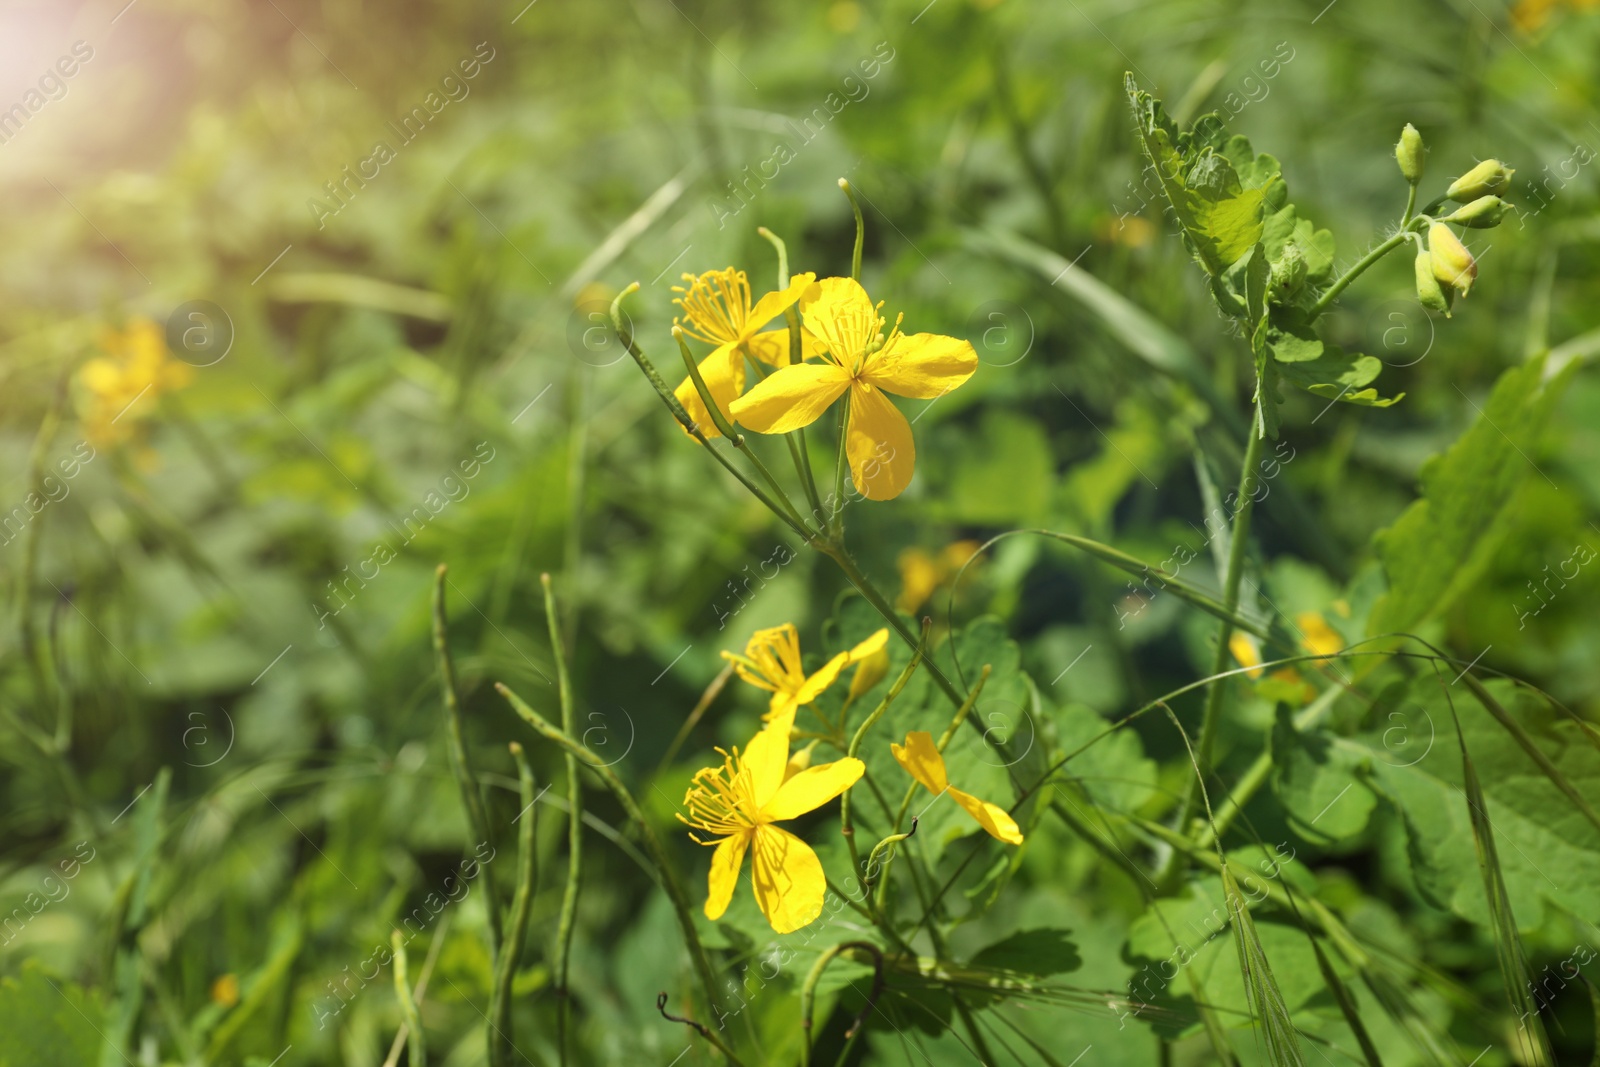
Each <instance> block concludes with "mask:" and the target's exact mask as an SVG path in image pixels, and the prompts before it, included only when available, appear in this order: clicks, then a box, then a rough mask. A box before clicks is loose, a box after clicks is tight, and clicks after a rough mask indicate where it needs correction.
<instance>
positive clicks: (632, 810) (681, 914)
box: [495, 682, 738, 1063]
mask: <svg viewBox="0 0 1600 1067" xmlns="http://www.w3.org/2000/svg"><path fill="white" fill-rule="evenodd" d="M495 689H496V690H498V691H499V693H500V695H501V696H503V697H505V698H506V700H507V702H509V703H510V705H511V707H512V709H513V710H514V711H516V713H517V714H518V715H520V716H521V717H522V720H523V721H524V722H526V723H527V724H528V725H529V726H531V727H533V729H534V731H535V732H537V733H538V734H539V735H540V736H541V737H543V738H545V739H546V740H548V741H553V742H554V743H556V744H558V745H560V746H561V747H562V748H563V749H564V750H565V751H566V752H567V754H568V755H571V756H573V757H575V758H577V759H580V760H582V761H583V762H584V763H586V764H588V765H589V768H590V769H591V770H593V771H594V773H595V774H597V775H599V776H600V780H601V781H602V782H604V783H605V785H606V788H608V789H610V790H611V793H612V795H613V796H615V797H616V798H617V802H618V803H619V804H620V805H621V806H622V810H623V811H624V812H625V813H626V814H627V816H628V818H630V819H632V820H633V822H634V825H636V826H637V827H638V828H639V836H640V837H641V838H643V839H644V844H645V849H646V851H648V852H649V853H650V858H651V859H652V860H654V861H655V864H656V867H657V869H658V870H659V871H660V872H661V884H662V886H663V888H665V889H666V891H667V898H668V899H669V900H670V901H671V902H672V909H673V911H674V912H675V913H676V915H677V918H678V926H679V928H680V929H681V930H682V931H683V940H684V942H685V944H686V945H687V946H688V948H689V957H690V960H691V961H692V962H693V964H694V967H695V971H696V973H697V974H698V976H699V978H700V984H701V986H702V987H703V988H704V990H705V994H706V1003H707V1004H708V1005H710V1006H712V1007H713V1008H714V1007H716V1006H717V1005H718V1004H719V1003H720V998H719V997H718V996H717V982H716V976H715V975H714V974H713V973H712V970H711V963H710V961H709V960H708V959H707V957H706V953H705V947H704V946H703V945H701V943H700V934H699V932H698V931H696V929H695V925H694V918H693V916H692V915H691V914H690V911H689V898H688V896H687V895H686V894H685V893H684V891H683V885H682V884H681V883H680V882H679V881H678V876H677V874H676V872H675V871H674V870H673V867H672V859H671V857H670V856H668V855H667V850H666V849H665V848H664V847H663V846H662V844H661V839H660V838H659V837H657V836H656V832H655V828H654V827H652V826H651V825H650V822H649V821H648V820H647V819H646V818H645V817H644V812H643V811H641V810H640V808H639V805H638V802H637V801H635V800H634V799H633V794H632V793H630V792H628V787H627V786H625V785H623V784H622V779H620V778H618V777H617V775H616V773H615V772H614V771H612V769H611V768H610V767H608V766H606V765H605V764H604V763H602V762H601V761H600V757H598V756H596V755H595V754H594V753H593V752H591V751H590V750H589V749H588V748H587V747H586V746H585V745H584V744H583V743H582V742H581V741H578V740H576V739H574V738H573V737H572V736H570V735H569V734H567V733H566V732H564V731H562V730H560V729H558V728H556V727H555V726H552V725H551V724H550V723H549V721H548V720H546V719H545V718H544V716H542V715H540V714H539V713H538V712H537V711H534V710H533V708H531V707H530V706H529V705H528V704H527V702H526V701H524V700H523V699H522V698H521V697H519V696H517V694H515V693H513V692H512V691H511V690H510V689H508V688H506V686H505V685H504V684H502V683H498V682H497V683H495ZM724 1054H725V1055H728V1058H729V1059H730V1060H732V1061H733V1062H734V1063H737V1062H738V1060H736V1059H734V1058H733V1056H732V1055H731V1054H729V1053H726V1052H725V1053H724Z"/></svg>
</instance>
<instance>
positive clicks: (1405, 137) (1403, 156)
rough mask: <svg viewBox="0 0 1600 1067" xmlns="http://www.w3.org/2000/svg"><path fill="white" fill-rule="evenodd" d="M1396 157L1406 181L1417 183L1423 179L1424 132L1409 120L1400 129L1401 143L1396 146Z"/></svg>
mask: <svg viewBox="0 0 1600 1067" xmlns="http://www.w3.org/2000/svg"><path fill="white" fill-rule="evenodd" d="M1394 159H1395V162H1396V163H1398V164H1400V173H1401V174H1403V175H1404V176H1405V179H1406V181H1408V182H1410V183H1411V184H1412V185H1415V184H1417V183H1418V182H1419V181H1421V180H1422V134H1420V133H1418V132H1417V128H1416V127H1415V126H1413V125H1411V123H1409V122H1408V123H1406V128H1405V129H1403V130H1401V131H1400V143H1399V144H1397V145H1395V146H1394Z"/></svg>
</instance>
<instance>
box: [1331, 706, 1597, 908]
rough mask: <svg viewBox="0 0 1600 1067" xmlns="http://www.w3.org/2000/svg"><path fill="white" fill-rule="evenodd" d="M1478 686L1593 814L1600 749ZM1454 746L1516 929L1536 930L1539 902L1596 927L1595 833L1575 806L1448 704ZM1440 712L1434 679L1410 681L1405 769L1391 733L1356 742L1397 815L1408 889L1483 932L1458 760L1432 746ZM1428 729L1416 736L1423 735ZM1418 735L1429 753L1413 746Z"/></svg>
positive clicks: (1544, 710) (1500, 734)
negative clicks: (1469, 778) (1456, 739)
mask: <svg viewBox="0 0 1600 1067" xmlns="http://www.w3.org/2000/svg"><path fill="white" fill-rule="evenodd" d="M1485 688H1486V689H1488V690H1489V692H1490V693H1491V694H1492V695H1493V697H1494V699H1495V700H1497V701H1498V702H1499V703H1500V704H1502V705H1503V706H1505V707H1506V708H1507V709H1509V710H1510V711H1511V713H1512V714H1513V715H1515V716H1516V718H1517V720H1518V721H1519V722H1520V723H1521V724H1522V726H1523V728H1524V730H1525V731H1526V732H1527V733H1528V735H1529V736H1530V737H1531V738H1532V739H1533V740H1534V742H1535V743H1536V744H1538V746H1539V748H1540V749H1541V750H1542V751H1543V753H1544V755H1545V757H1546V758H1547V759H1548V760H1549V761H1550V762H1551V763H1552V764H1553V765H1554V766H1555V767H1556V768H1557V769H1558V770H1559V771H1560V773H1561V775H1562V776H1563V777H1564V778H1565V780H1566V781H1567V782H1568V783H1570V784H1571V785H1572V787H1573V788H1575V789H1576V790H1577V791H1578V792H1579V793H1580V794H1581V795H1582V796H1583V797H1584V798H1585V799H1586V800H1587V801H1588V802H1589V804H1590V805H1591V806H1594V805H1597V804H1600V751H1597V750H1596V748H1595V745H1594V744H1593V742H1592V740H1591V739H1590V738H1589V737H1588V736H1587V735H1586V734H1585V733H1584V732H1583V729H1582V727H1581V726H1579V725H1578V724H1577V723H1574V722H1571V721H1570V720H1568V719H1566V718H1565V717H1562V716H1559V715H1558V714H1557V713H1556V712H1554V711H1552V710H1551V709H1550V708H1549V707H1547V706H1546V705H1545V704H1544V702H1543V701H1541V700H1540V699H1538V698H1537V697H1536V696H1534V695H1533V694H1531V693H1529V692H1527V691H1526V690H1521V689H1517V688H1515V687H1514V686H1512V684H1511V683H1509V682H1502V681H1492V682H1489V683H1486V685H1485ZM1458 705H1459V706H1458V709H1457V710H1458V711H1459V714H1460V719H1461V736H1462V739H1463V743H1464V744H1465V745H1466V747H1467V748H1468V750H1469V751H1470V752H1471V753H1472V754H1473V761H1474V763H1475V769H1476V772H1477V776H1478V779H1479V781H1480V783H1481V790H1482V794H1483V796H1484V798H1485V801H1486V803H1485V805H1484V812H1485V814H1486V816H1487V818H1488V820H1489V822H1490V823H1492V825H1493V826H1494V831H1495V842H1496V844H1497V846H1498V847H1499V853H1498V857H1497V858H1498V866H1499V868H1500V870H1501V872H1502V875H1503V878H1504V881H1505V889H1506V899H1507V900H1508V901H1509V908H1510V910H1511V911H1512V912H1514V913H1515V915H1516V917H1517V921H1518V923H1519V924H1520V925H1521V926H1522V928H1523V929H1532V928H1536V927H1537V926H1539V925H1540V923H1541V922H1543V917H1544V913H1545V905H1546V903H1550V904H1554V905H1555V906H1557V907H1559V908H1562V909H1565V910H1567V911H1570V912H1571V913H1572V914H1574V915H1576V916H1579V917H1580V918H1582V919H1584V920H1586V921H1588V922H1591V923H1593V922H1600V894H1596V893H1595V891H1594V887H1595V886H1596V885H1600V829H1596V827H1595V826H1594V824H1593V823H1591V822H1590V821H1589V820H1588V818H1587V817H1585V816H1584V814H1583V813H1582V812H1581V811H1580V810H1579V809H1578V808H1577V807H1575V806H1574V805H1573V803H1572V802H1571V800H1569V799H1568V798H1567V797H1566V795H1565V794H1563V792H1562V791H1561V789H1560V788H1559V787H1558V786H1557V785H1555V784H1554V783H1553V782H1551V780H1550V779H1549V777H1548V776H1547V775H1546V774H1545V773H1544V771H1542V770H1541V769H1540V768H1539V766H1538V764H1537V763H1535V761H1534V760H1532V759H1531V758H1529V756H1528V754H1527V753H1526V752H1524V751H1523V750H1522V749H1521V748H1520V747H1519V746H1518V745H1516V744H1515V743H1513V742H1512V741H1511V740H1510V739H1509V738H1507V737H1506V732H1505V730H1504V728H1503V727H1502V726H1501V725H1500V724H1499V723H1497V722H1496V721H1495V720H1494V717H1493V716H1491V715H1490V714H1489V713H1488V712H1486V711H1484V710H1483V709H1482V708H1480V707H1478V706H1477V705H1476V704H1475V703H1470V702H1465V701H1461V702H1458ZM1450 714H1451V711H1450V707H1449V704H1448V702H1447V701H1446V700H1445V698H1444V695H1443V692H1442V687H1441V685H1440V683H1439V682H1438V681H1436V680H1435V679H1433V678H1431V677H1429V678H1426V679H1422V680H1419V681H1417V682H1415V683H1413V685H1412V688H1411V691H1410V695H1409V699H1408V706H1407V707H1406V708H1405V709H1404V715H1405V721H1406V722H1407V723H1408V724H1409V725H1410V729H1411V731H1412V732H1414V733H1416V734H1417V738H1418V745H1417V749H1418V751H1421V752H1425V753H1426V754H1425V755H1413V754H1412V752H1413V747H1412V746H1410V745H1408V746H1407V747H1406V750H1405V753H1404V764H1409V765H1404V764H1402V762H1401V760H1400V758H1399V757H1397V754H1396V753H1395V752H1393V751H1391V750H1389V749H1387V748H1386V747H1385V746H1384V743H1383V739H1382V738H1381V737H1380V736H1377V733H1381V732H1382V730H1383V729H1384V728H1385V727H1388V726H1389V725H1390V724H1389V723H1388V722H1387V720H1379V721H1378V722H1377V723H1376V727H1375V730H1376V733H1375V734H1374V736H1372V737H1370V738H1368V739H1366V740H1365V741H1364V742H1363V747H1365V748H1366V749H1367V752H1368V754H1369V755H1370V756H1371V758H1372V769H1373V783H1374V785H1375V786H1377V787H1378V788H1379V789H1380V791H1381V792H1382V793H1383V794H1384V795H1385V796H1386V797H1387V798H1388V799H1389V800H1390V801H1391V802H1392V803H1393V804H1394V805H1395V807H1397V808H1398V809H1399V811H1400V814H1401V816H1402V818H1403V821H1404V823H1405V827H1406V832H1407V838H1408V841H1409V847H1408V854H1409V856H1410V859H1411V865H1412V869H1413V871H1414V872H1415V874H1416V879H1417V886H1418V888H1419V889H1420V890H1421V891H1422V892H1423V894H1424V895H1425V896H1426V897H1427V898H1428V899H1429V900H1430V901H1432V902H1433V903H1434V904H1436V905H1437V906H1439V907H1441V908H1446V909H1448V910H1450V911H1453V912H1454V913H1456V914H1457V915H1460V916H1461V917H1463V918H1466V919H1470V920H1472V921H1473V922H1476V923H1479V924H1482V925H1484V926H1489V925H1490V922H1491V913H1490V910H1489V908H1488V905H1487V904H1486V902H1485V899H1484V893H1483V881H1482V878H1481V877H1480V873H1479V863H1478V853H1477V846H1476V844H1475V838H1474V830H1473V823H1472V815H1471V812H1470V810H1469V808H1468V806H1467V802H1466V797H1465V794H1464V792H1463V789H1464V788H1465V786H1466V781H1465V778H1464V775H1463V770H1462V764H1461V761H1460V760H1457V759H1452V758H1450V756H1449V754H1448V752H1447V751H1445V750H1444V749H1443V745H1445V744H1447V743H1448V741H1447V739H1446V738H1444V737H1440V736H1438V735H1439V734H1440V733H1441V732H1443V731H1446V730H1448V729H1449V728H1450V721H1451V720H1450ZM1424 724H1426V726H1425V725H1424ZM1425 729H1426V731H1427V732H1428V734H1429V736H1431V737H1432V738H1433V741H1434V744H1432V745H1431V746H1428V747H1426V748H1424V747H1423V740H1422V738H1423V732H1424V730H1425Z"/></svg>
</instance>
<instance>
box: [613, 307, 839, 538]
mask: <svg viewBox="0 0 1600 1067" xmlns="http://www.w3.org/2000/svg"><path fill="white" fill-rule="evenodd" d="M638 291H639V283H638V282H633V283H631V284H629V286H628V287H627V288H626V289H624V290H622V292H620V293H618V294H617V296H616V299H615V300H613V301H611V325H612V329H613V330H615V331H616V334H617V340H618V341H620V342H621V343H622V347H623V348H625V349H627V352H628V354H629V355H630V356H632V357H633V361H634V362H635V363H637V364H638V365H639V369H640V370H641V371H643V372H644V376H645V378H647V379H648V380H649V382H650V385H651V387H652V388H654V389H655V391H656V395H657V396H659V397H660V398H661V402H662V403H663V404H665V405H667V410H668V411H670V412H672V417H673V418H675V419H677V420H678V425H680V426H682V427H683V429H684V431H685V432H686V433H688V434H689V436H690V437H693V438H694V439H695V440H696V441H699V442H700V444H701V446H702V447H704V448H705V450H706V451H707V452H709V453H711V458H713V459H715V460H716V461H717V462H718V463H720V464H722V466H723V468H724V469H725V470H726V471H727V472H728V473H729V474H731V475H733V476H734V477H735V478H737V479H738V480H739V484H741V485H743V486H744V487H745V488H746V489H748V490H750V493H751V495H753V496H754V497H755V498H756V499H757V500H759V501H761V503H762V504H764V505H766V507H767V510H769V511H771V512H772V513H773V514H774V515H776V516H778V518H780V519H782V520H783V521H784V523H785V524H787V525H788V527H789V528H790V529H791V530H793V531H794V532H795V533H796V534H798V535H799V536H800V537H802V538H804V539H805V540H806V541H810V540H812V535H811V534H810V533H809V532H808V531H807V530H806V529H805V528H804V527H802V526H798V525H796V524H795V521H794V520H793V519H791V518H790V517H789V516H788V515H786V514H784V511H783V509H782V508H780V507H779V506H778V505H777V503H776V502H775V501H773V500H772V498H771V497H769V496H767V494H766V492H765V491H764V490H763V489H762V488H761V487H760V486H758V485H756V483H755V482H752V481H751V480H750V478H749V477H748V476H747V475H746V474H745V473H744V471H742V470H740V469H739V468H738V467H735V466H734V465H733V464H732V463H731V462H729V460H728V457H727V456H725V455H723V454H722V453H721V451H719V450H718V449H716V448H713V447H712V445H711V441H710V440H709V439H708V438H707V437H706V435H705V434H704V433H702V432H701V430H700V427H699V425H698V424H697V423H696V422H695V421H694V419H693V418H691V417H690V416H689V412H688V411H686V410H684V407H683V405H682V404H680V403H678V398H677V397H676V396H675V395H673V392H672V390H671V389H668V388H667V383H666V382H665V381H663V380H662V378H661V372H660V371H658V370H656V366H655V364H654V363H652V362H651V361H650V357H649V356H647V355H645V354H644V350H643V349H641V348H640V347H639V346H638V345H637V344H635V343H634V340H633V334H631V333H630V332H628V330H627V329H625V328H624V327H623V325H622V298H623V297H625V296H627V295H629V294H630V293H636V292H638Z"/></svg>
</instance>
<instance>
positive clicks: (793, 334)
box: [756, 226, 822, 527]
mask: <svg viewBox="0 0 1600 1067" xmlns="http://www.w3.org/2000/svg"><path fill="white" fill-rule="evenodd" d="M756 232H757V233H759V234H760V235H761V236H762V237H765V238H766V239H767V240H768V241H770V242H772V247H773V248H775V249H777V250H778V291H779V292H782V291H783V290H785V289H787V288H789V247H788V246H787V245H785V244H784V243H783V238H781V237H779V236H778V235H777V234H775V233H773V232H772V231H771V230H769V229H767V228H766V227H765V226H758V227H756ZM783 320H784V322H786V323H788V326H789V365H790V366H794V365H795V364H797V363H802V362H804V361H805V356H804V355H803V354H802V345H801V343H800V314H799V312H797V311H795V309H794V305H792V304H791V305H790V306H789V307H786V308H784V310H783ZM784 438H785V440H787V441H788V442H789V456H790V458H791V459H793V460H794V469H795V471H796V472H797V473H798V474H799V475H800V484H801V486H802V487H803V488H804V489H805V492H806V501H807V503H809V504H810V505H811V521H812V522H815V523H817V524H818V526H819V527H820V526H821V523H822V498H821V497H819V496H818V495H817V480H816V478H814V477H813V476H812V473H811V457H810V454H809V453H808V452H807V451H806V431H805V428H804V427H801V428H800V429H797V430H795V431H793V432H792V433H788V434H785V435H784Z"/></svg>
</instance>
